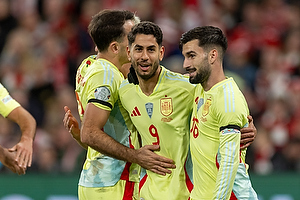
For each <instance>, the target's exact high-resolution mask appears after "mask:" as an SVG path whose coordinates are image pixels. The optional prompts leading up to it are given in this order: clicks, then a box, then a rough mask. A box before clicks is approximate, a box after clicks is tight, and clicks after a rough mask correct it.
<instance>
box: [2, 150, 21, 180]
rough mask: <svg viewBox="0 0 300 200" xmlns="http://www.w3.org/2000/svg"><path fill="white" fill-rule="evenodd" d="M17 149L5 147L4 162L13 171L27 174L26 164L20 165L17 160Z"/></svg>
mask: <svg viewBox="0 0 300 200" xmlns="http://www.w3.org/2000/svg"><path fill="white" fill-rule="evenodd" d="M17 158H18V157H17V151H12V150H8V149H6V148H3V160H2V164H3V165H4V166H6V167H7V168H9V169H10V170H11V171H12V172H14V173H17V174H19V175H22V174H25V171H26V166H25V167H24V166H20V165H19V163H18V161H17Z"/></svg>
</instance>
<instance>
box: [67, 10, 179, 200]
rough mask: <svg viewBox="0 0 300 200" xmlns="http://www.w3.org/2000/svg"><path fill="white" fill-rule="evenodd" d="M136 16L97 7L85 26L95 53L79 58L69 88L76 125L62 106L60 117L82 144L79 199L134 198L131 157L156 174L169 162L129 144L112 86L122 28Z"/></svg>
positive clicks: (123, 41)
mask: <svg viewBox="0 0 300 200" xmlns="http://www.w3.org/2000/svg"><path fill="white" fill-rule="evenodd" d="M138 21H139V20H138V18H137V17H136V16H135V15H134V14H133V13H132V12H130V11H120V10H103V11H101V12H99V13H98V14H96V15H95V16H94V17H93V18H92V20H91V22H90V24H89V27H88V31H89V34H90V36H91V37H92V39H93V41H94V43H95V45H96V51H97V52H98V53H97V56H90V57H88V58H87V59H85V60H84V61H83V62H82V64H81V65H80V67H79V68H78V70H77V75H76V90H75V92H76V98H77V103H78V111H79V115H80V118H81V120H82V126H81V131H79V126H78V123H77V122H76V123H77V124H76V123H75V122H74V120H73V119H72V118H71V117H70V114H71V113H70V112H69V111H68V108H65V110H66V115H65V118H64V125H65V127H66V128H68V129H69V130H70V131H71V134H72V135H73V137H74V138H75V139H76V140H77V142H78V143H80V144H81V145H82V146H83V147H85V148H87V149H88V151H87V158H86V161H85V163H84V166H83V169H82V172H81V176H80V179H79V187H78V196H79V199H80V200H83V199H87V200H90V199H116V200H121V199H123V200H129V199H137V198H138V182H139V167H138V165H134V164H131V163H137V164H139V165H140V166H142V167H145V168H146V169H149V170H152V171H153V172H157V173H160V174H165V173H170V172H171V171H170V170H169V169H166V168H174V167H175V165H174V164H173V161H172V160H171V159H167V158H163V157H160V156H158V155H157V154H155V153H154V152H153V151H155V150H157V149H158V148H159V146H158V145H156V146H153V145H151V146H150V145H149V146H146V147H143V148H140V149H138V150H135V149H134V148H138V147H139V146H138V142H137V138H136V135H135V132H131V133H130V132H129V130H128V129H130V130H134V128H133V127H132V124H130V123H129V122H130V119H129V117H127V118H126V111H125V110H123V111H122V106H121V104H120V101H119V96H118V89H119V86H120V84H121V82H122V80H123V79H124V76H123V74H122V73H121V72H120V70H121V67H122V66H123V64H125V63H128V62H129V61H128V58H127V55H126V47H127V44H128V40H127V34H128V32H129V31H130V30H131V27H132V26H133V25H134V24H135V23H137V22H138ZM125 161H127V162H125Z"/></svg>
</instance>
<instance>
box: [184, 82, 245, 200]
mask: <svg viewBox="0 0 300 200" xmlns="http://www.w3.org/2000/svg"><path fill="white" fill-rule="evenodd" d="M195 100H196V103H194V108H193V115H192V118H191V136H190V137H191V141H190V145H191V155H192V161H193V166H194V170H193V174H194V190H193V191H192V194H191V198H192V199H193V200H198V199H229V197H230V195H231V191H232V189H233V185H234V181H235V177H236V174H237V170H238V166H239V161H240V153H239V148H240V131H239V128H238V127H240V128H242V127H244V126H245V125H246V124H247V123H248V120H247V115H248V114H249V110H248V106H247V103H246V100H245V98H244V96H243V94H242V93H241V91H240V90H239V88H238V86H237V85H236V83H235V82H234V81H233V79H232V78H229V79H226V80H224V81H222V82H220V83H218V84H217V85H215V86H214V87H213V88H211V89H210V90H209V91H207V92H206V91H204V90H203V88H202V86H201V85H200V84H199V85H197V87H196V90H195ZM228 125H234V126H235V127H237V128H226V129H224V130H223V129H222V128H221V127H226V126H228ZM220 128H221V129H222V130H221V131H220ZM217 154H218V157H217ZM241 156H242V160H245V153H243V154H242V155H241ZM217 159H218V163H219V169H218V168H217V164H216V160H217Z"/></svg>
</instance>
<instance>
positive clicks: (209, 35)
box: [179, 26, 228, 57]
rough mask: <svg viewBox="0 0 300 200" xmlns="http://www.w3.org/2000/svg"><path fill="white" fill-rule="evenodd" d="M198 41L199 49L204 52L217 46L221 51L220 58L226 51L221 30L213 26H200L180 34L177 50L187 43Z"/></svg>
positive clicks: (225, 39) (224, 37) (225, 41)
mask: <svg viewBox="0 0 300 200" xmlns="http://www.w3.org/2000/svg"><path fill="white" fill-rule="evenodd" d="M192 40H198V41H199V47H202V48H203V49H204V50H210V49H211V48H212V47H215V46H218V47H221V49H222V52H221V53H222V57H223V56H224V54H225V51H226V49H227V46H228V45H227V38H226V36H225V35H224V33H223V32H222V30H221V29H219V28H218V27H214V26H201V27H196V28H193V29H191V30H190V31H187V32H185V33H183V34H182V36H181V38H180V43H179V49H180V50H181V51H182V47H183V45H184V44H186V43H187V42H189V41H192Z"/></svg>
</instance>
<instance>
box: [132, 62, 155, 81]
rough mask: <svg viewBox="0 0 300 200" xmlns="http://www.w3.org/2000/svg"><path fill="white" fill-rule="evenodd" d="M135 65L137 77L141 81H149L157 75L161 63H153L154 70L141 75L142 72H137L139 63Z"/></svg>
mask: <svg viewBox="0 0 300 200" xmlns="http://www.w3.org/2000/svg"><path fill="white" fill-rule="evenodd" d="M134 65H135V66H134V68H135V72H136V74H137V76H138V77H140V78H141V79H143V80H145V81H147V80H149V79H150V78H152V77H153V76H154V75H155V72H156V71H157V69H158V67H159V62H155V63H153V65H152V70H151V71H150V72H149V73H147V74H144V73H140V71H139V70H137V69H138V64H137V63H135V64H134Z"/></svg>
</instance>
